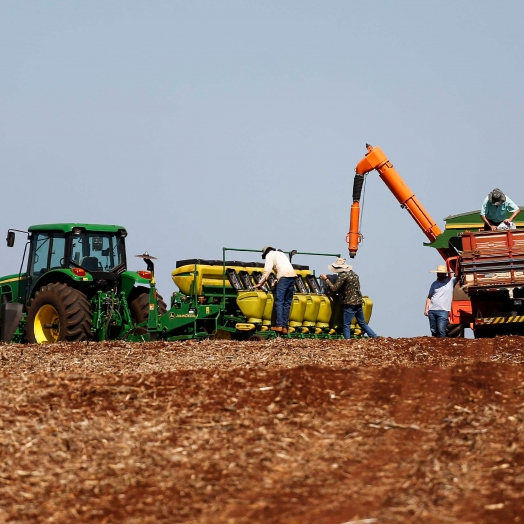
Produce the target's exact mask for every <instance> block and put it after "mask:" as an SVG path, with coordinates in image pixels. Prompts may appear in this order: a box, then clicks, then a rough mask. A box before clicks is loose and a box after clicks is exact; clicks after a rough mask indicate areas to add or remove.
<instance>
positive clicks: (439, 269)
mask: <svg viewBox="0 0 524 524" xmlns="http://www.w3.org/2000/svg"><path fill="white" fill-rule="evenodd" d="M447 272H448V268H447V267H446V266H444V265H441V266H437V269H432V270H431V271H430V273H447Z"/></svg>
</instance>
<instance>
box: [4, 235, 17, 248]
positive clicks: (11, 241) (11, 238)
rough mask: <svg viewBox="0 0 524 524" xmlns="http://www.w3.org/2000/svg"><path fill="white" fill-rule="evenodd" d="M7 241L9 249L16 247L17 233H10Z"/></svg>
mask: <svg viewBox="0 0 524 524" xmlns="http://www.w3.org/2000/svg"><path fill="white" fill-rule="evenodd" d="M5 240H6V242H7V247H13V246H14V245H15V232H14V231H8V232H7V238H6V239H5Z"/></svg>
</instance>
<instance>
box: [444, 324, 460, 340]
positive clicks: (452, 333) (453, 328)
mask: <svg viewBox="0 0 524 524" xmlns="http://www.w3.org/2000/svg"><path fill="white" fill-rule="evenodd" d="M446 337H448V338H464V326H463V324H448V327H447V328H446Z"/></svg>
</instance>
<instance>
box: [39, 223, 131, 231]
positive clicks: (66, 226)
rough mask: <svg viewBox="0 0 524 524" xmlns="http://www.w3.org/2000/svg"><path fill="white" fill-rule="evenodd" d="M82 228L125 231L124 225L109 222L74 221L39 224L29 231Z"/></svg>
mask: <svg viewBox="0 0 524 524" xmlns="http://www.w3.org/2000/svg"><path fill="white" fill-rule="evenodd" d="M76 227H78V228H83V229H85V230H87V231H100V232H101V233H118V232H119V231H126V229H125V227H123V226H117V225H109V224H80V223H75V222H70V223H63V224H40V225H36V226H31V227H30V228H29V231H30V232H32V231H61V232H63V233H69V232H70V231H72V230H73V229H74V228H76Z"/></svg>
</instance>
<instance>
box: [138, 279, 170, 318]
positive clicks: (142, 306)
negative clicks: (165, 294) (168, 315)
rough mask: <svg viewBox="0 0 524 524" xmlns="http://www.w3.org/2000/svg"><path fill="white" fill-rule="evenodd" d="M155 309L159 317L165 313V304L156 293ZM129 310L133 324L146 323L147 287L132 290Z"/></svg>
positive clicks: (147, 313)
mask: <svg viewBox="0 0 524 524" xmlns="http://www.w3.org/2000/svg"><path fill="white" fill-rule="evenodd" d="M156 307H157V310H158V316H159V317H161V316H162V315H163V314H164V313H165V312H166V311H167V304H166V303H165V302H164V299H163V298H162V297H161V296H160V295H159V294H158V293H157V294H156ZM129 309H130V310H131V318H132V320H133V322H134V323H135V324H141V323H142V322H147V317H148V316H149V289H148V288H147V287H144V286H138V287H136V288H135V289H133V292H132V293H131V296H130V297H129Z"/></svg>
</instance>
